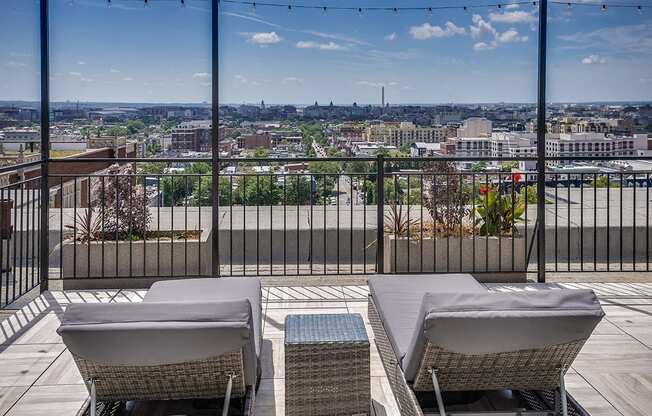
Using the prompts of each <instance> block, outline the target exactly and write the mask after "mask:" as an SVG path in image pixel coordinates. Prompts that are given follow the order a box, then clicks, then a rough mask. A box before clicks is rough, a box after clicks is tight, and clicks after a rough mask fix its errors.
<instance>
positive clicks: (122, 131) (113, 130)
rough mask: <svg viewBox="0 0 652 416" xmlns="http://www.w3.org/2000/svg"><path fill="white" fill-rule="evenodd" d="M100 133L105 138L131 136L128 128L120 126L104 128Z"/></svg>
mask: <svg viewBox="0 0 652 416" xmlns="http://www.w3.org/2000/svg"><path fill="white" fill-rule="evenodd" d="M100 132H101V133H102V134H104V135H105V136H111V137H121V136H126V135H128V134H129V132H128V131H127V128H126V127H124V126H118V125H115V126H111V127H108V128H104V129H102V130H100Z"/></svg>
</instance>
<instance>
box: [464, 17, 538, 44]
mask: <svg viewBox="0 0 652 416" xmlns="http://www.w3.org/2000/svg"><path fill="white" fill-rule="evenodd" d="M471 20H472V21H473V23H474V24H475V26H471V27H469V32H470V33H471V37H472V38H473V39H477V40H478V42H476V43H475V44H474V45H473V50H476V51H486V50H491V49H495V48H496V47H497V46H498V45H499V44H505V43H523V42H527V41H528V40H530V38H529V36H522V35H520V34H519V32H518V31H517V30H516V29H514V28H510V29H508V30H506V31H504V32H499V31H498V30H496V28H494V27H493V25H492V24H491V22H488V21H486V20H484V19H483V18H482V16H480V15H478V14H474V15H473V17H472V18H471ZM487 37H488V38H490V39H488V40H487V39H486V38H487ZM483 38H484V39H485V40H483Z"/></svg>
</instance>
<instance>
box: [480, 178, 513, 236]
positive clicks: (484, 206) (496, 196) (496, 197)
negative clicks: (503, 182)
mask: <svg viewBox="0 0 652 416" xmlns="http://www.w3.org/2000/svg"><path fill="white" fill-rule="evenodd" d="M475 212H476V219H475V225H476V226H480V235H482V236H500V235H512V236H513V235H514V234H515V233H516V223H517V222H518V221H521V217H522V216H523V214H524V213H525V200H524V199H523V198H521V197H519V196H517V195H516V194H514V195H502V194H501V193H500V192H499V191H498V190H497V189H496V188H487V187H481V188H480V197H479V198H478V200H477V201H476V210H475Z"/></svg>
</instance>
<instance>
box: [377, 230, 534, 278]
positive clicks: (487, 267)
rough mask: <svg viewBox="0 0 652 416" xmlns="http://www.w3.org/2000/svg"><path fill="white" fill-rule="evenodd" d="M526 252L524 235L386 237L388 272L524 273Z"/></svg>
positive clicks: (386, 267)
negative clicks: (421, 238) (421, 237)
mask: <svg viewBox="0 0 652 416" xmlns="http://www.w3.org/2000/svg"><path fill="white" fill-rule="evenodd" d="M474 245H475V249H474ZM422 253H423V255H422ZM512 253H513V255H512ZM526 255H527V253H526V251H525V238H524V237H517V238H511V237H502V238H500V239H499V238H498V237H488V238H487V237H480V236H476V237H475V242H474V239H473V237H462V238H459V237H450V238H437V239H433V238H424V239H423V240H419V239H414V238H410V240H409V241H408V239H407V238H405V237H399V238H395V237H394V236H393V235H386V236H385V259H384V262H385V271H386V272H388V273H408V272H412V273H418V272H421V271H423V272H433V271H434V272H447V271H450V272H451V273H455V272H460V271H461V272H468V273H472V272H477V273H483V272H489V273H499V272H500V273H503V272H504V273H508V272H523V271H524V270H525V258H526ZM512 262H513V263H512ZM474 263H475V268H474ZM422 267H423V269H422Z"/></svg>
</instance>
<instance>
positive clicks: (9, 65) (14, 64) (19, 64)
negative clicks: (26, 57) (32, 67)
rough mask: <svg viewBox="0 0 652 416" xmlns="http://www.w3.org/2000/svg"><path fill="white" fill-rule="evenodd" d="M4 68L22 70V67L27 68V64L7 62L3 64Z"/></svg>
mask: <svg viewBox="0 0 652 416" xmlns="http://www.w3.org/2000/svg"><path fill="white" fill-rule="evenodd" d="M5 66H6V67H9V68H22V67H25V66H27V64H25V63H23V62H17V61H9V62H7V63H6V64H5Z"/></svg>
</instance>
